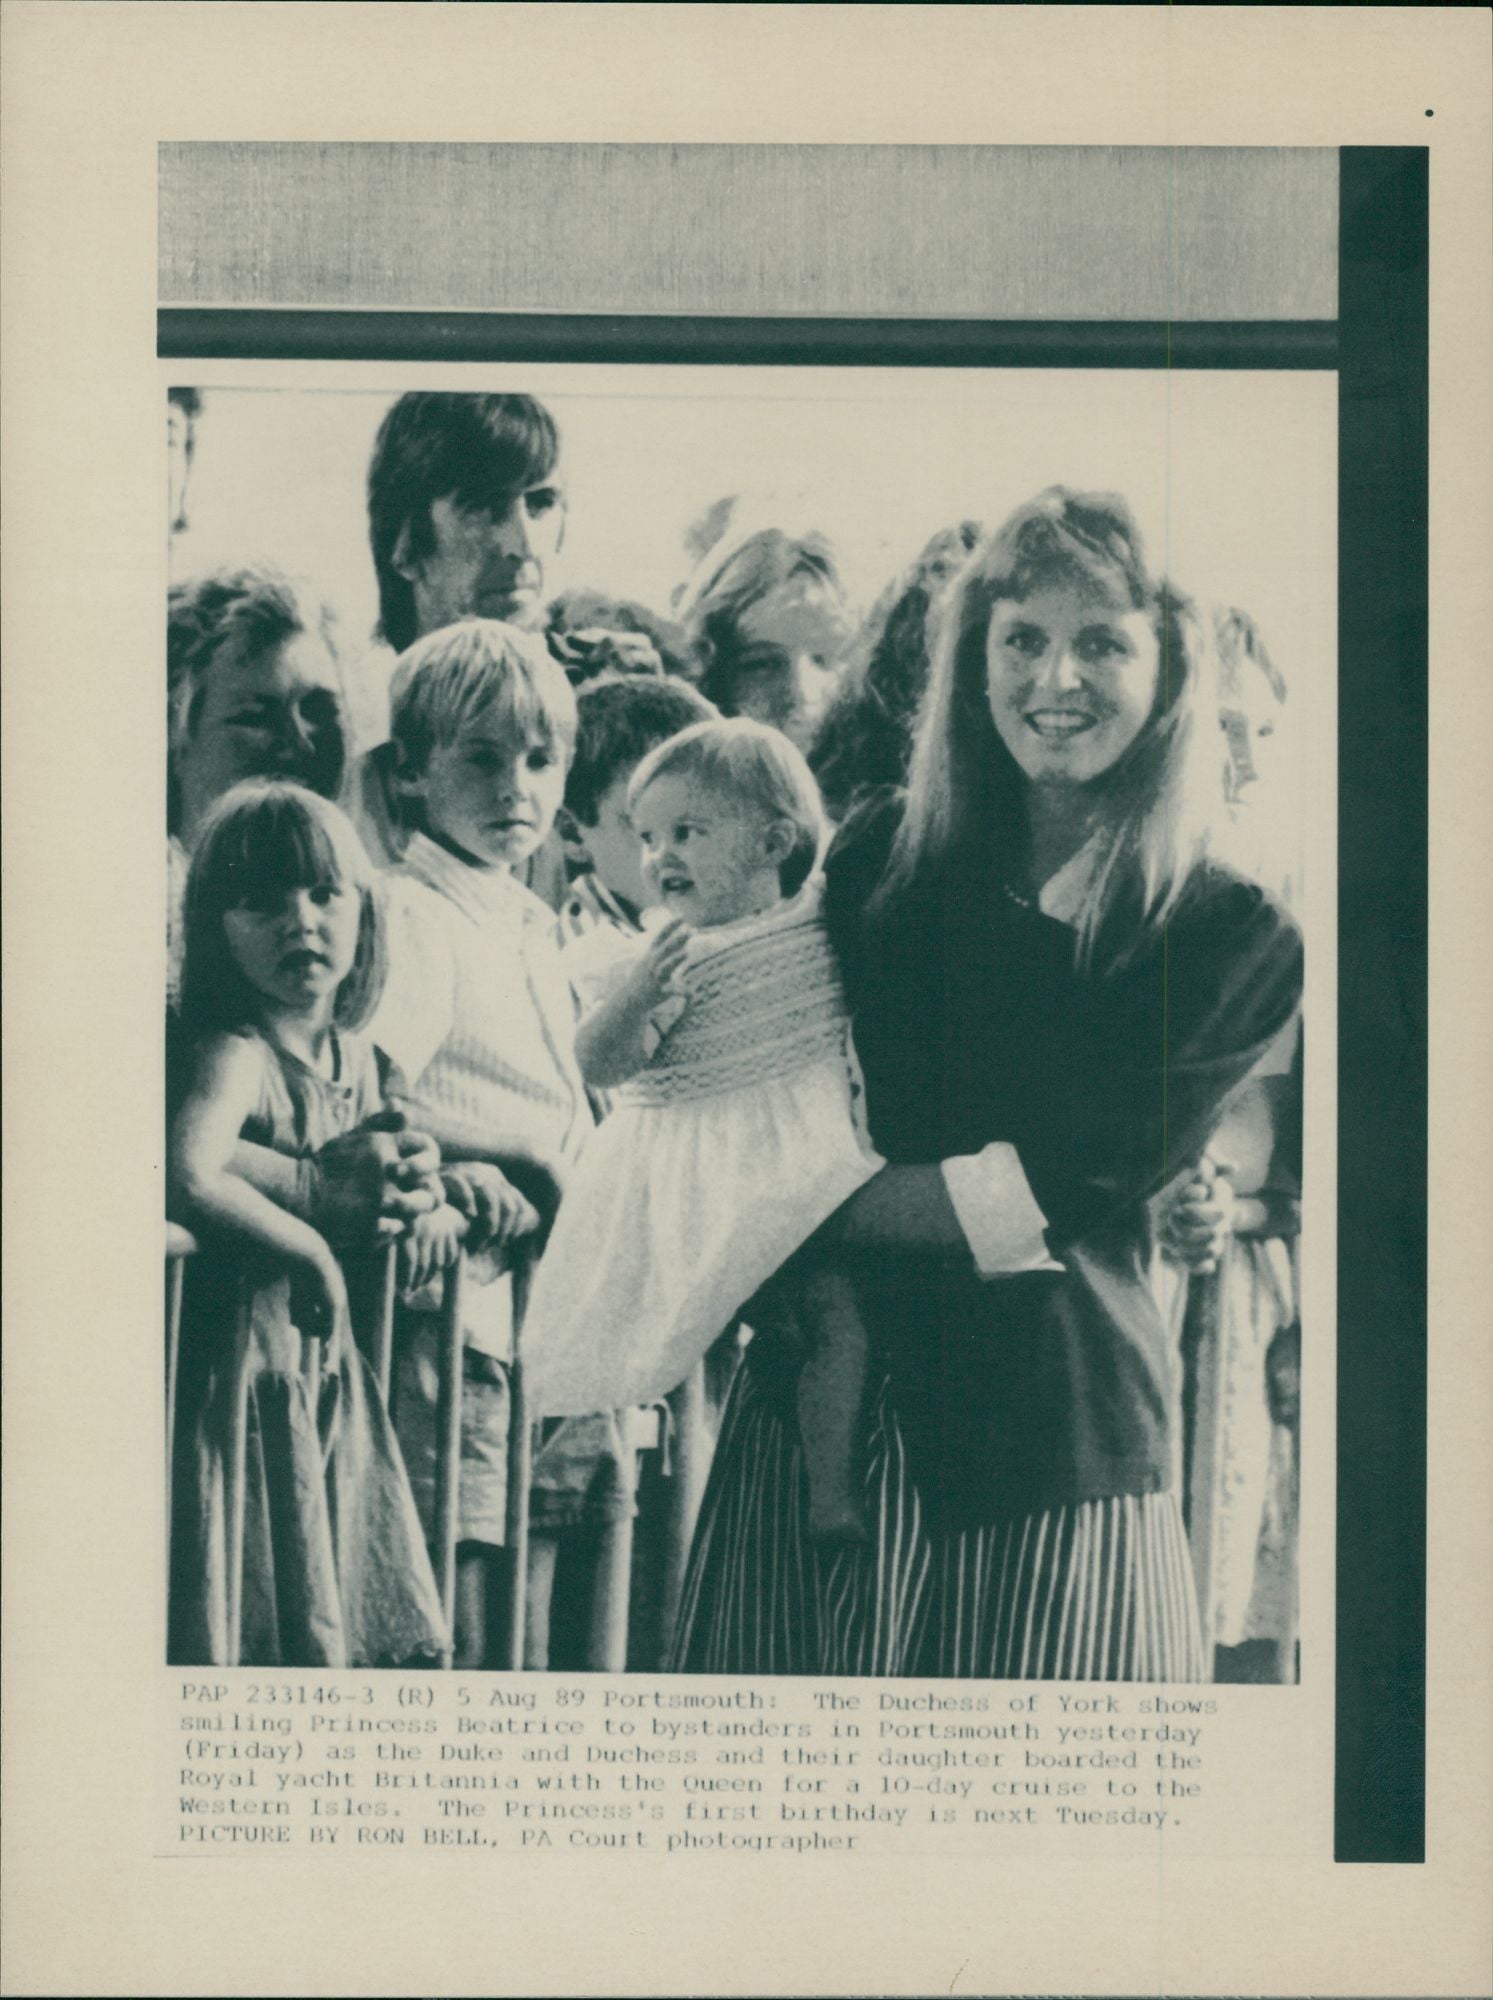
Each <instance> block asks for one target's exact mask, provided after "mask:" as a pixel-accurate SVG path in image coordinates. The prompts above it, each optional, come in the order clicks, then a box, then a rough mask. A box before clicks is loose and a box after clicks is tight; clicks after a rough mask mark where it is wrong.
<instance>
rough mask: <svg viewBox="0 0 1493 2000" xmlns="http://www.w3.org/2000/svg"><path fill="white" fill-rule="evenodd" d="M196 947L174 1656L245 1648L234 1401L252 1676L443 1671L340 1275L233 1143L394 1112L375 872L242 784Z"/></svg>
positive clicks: (181, 1146)
mask: <svg viewBox="0 0 1493 2000" xmlns="http://www.w3.org/2000/svg"><path fill="white" fill-rule="evenodd" d="M183 930H184V955H183V966H182V985H181V1013H182V1025H183V1030H184V1033H185V1034H186V1035H187V1036H188V1037H190V1039H191V1042H192V1046H193V1056H194V1074H193V1079H192V1082H191V1085H190V1088H189V1090H188V1092H187V1094H186V1096H185V1099H184V1101H183V1102H182V1104H181V1107H180V1109H179V1111H178V1112H177V1115H176V1118H175V1121H174V1125H173V1130H172V1134H171V1149H170V1164H171V1177H172V1182H173V1186H174V1190H175V1193H176V1196H177V1200H178V1202H179V1204H180V1212H181V1214H182V1216H183V1219H184V1220H186V1221H188V1222H189V1223H190V1225H191V1226H192V1228H193V1229H195V1230H197V1231H198V1232H199V1233H200V1234H201V1235H202V1237H203V1250H202V1254H201V1256H200V1257H199V1258H197V1259H195V1260H194V1263H193V1266H192V1269H191V1272H190V1276H189V1281H188V1286H187V1300H188V1312H187V1320H186V1324H185V1327H184V1337H183V1346H182V1362H181V1376H180V1381H179V1385H178V1406H177V1407H178V1418H177V1430H178V1437H177V1448H176V1455H175V1478H174V1486H175V1491H174V1494H173V1534H172V1577H171V1618H170V1626H171V1630H170V1656H171V1659H172V1661H173V1662H174V1663H176V1664H180V1665H189V1664H190V1665H208V1664H222V1663H225V1662H227V1661H228V1660H229V1655H230V1652H231V1650H232V1642H231V1639H230V1632H229V1627H230V1608H229V1600H230V1595H231V1589H230V1567H231V1564H232V1561H233V1554H232V1551H231V1550H230V1548H229V1537H230V1533H231V1524H230V1521H229V1494H228V1487H229V1483H230V1455H231V1453H232V1451H233V1443H232V1439H233V1436H234V1433H235V1430H236V1423H237V1412H238V1409H239V1402H238V1399H239V1396H240V1395H241V1394H246V1397H247V1410H246V1424H247V1446H246V1452H245V1469H244V1480H245V1488H244V1510H243V1511H244V1535H243V1561H242V1589H241V1595H240V1607H241V1608H240V1621H239V1647H238V1654H237V1661H238V1663H243V1664H250V1665H274V1666H302V1667H306V1666H328V1667H338V1666H396V1665H405V1664H409V1663H413V1662H417V1661H420V1660H422V1659H428V1658H433V1657H434V1656H436V1655H438V1654H439V1653H440V1652H441V1651H442V1649H443V1648H444V1646H445V1645H446V1631H445V1621H444V1619H443V1617H442V1613H441V1607H440V1600H439V1594H438V1592H437V1589H436V1582H435V1577H434V1574H433V1572H432V1570H431V1566H430V1560H429V1557H428V1555H427V1553H426V1548H425V1540H424V1536H423V1535H422V1533H421V1529H420V1522H419V1517H418V1515H417V1513H416V1511H415V1504H414V1500H413V1497H412V1495H411V1493H410V1488H409V1484H408V1481H407V1479H406V1477H405V1471H404V1465H403V1462H402V1459H401V1457H400V1452H399V1447H398V1445H397V1443H396V1442H395V1439H394V1434H393V1431H392V1428H391V1427H390V1424H389V1420H388V1418H387V1416H386V1414H385V1412H384V1407H383V1403H382V1400H381V1398H380V1396H379V1393H378V1389H377V1386H376V1384H375V1383H374V1381H373V1379H372V1375H371V1373H370V1370H369V1367H368V1364H367V1362H366V1360H365V1359H364V1358H363V1356H362V1355H361V1353H360V1352H359V1350H358V1347H357V1344H356V1342H355V1340H354V1337H353V1331H352V1323H351V1317H350V1313H349V1306H348V1287H347V1283H346V1280H345V1278H344V1275H343V1270H342V1267H341V1266H340V1265H339V1263H338V1261H337V1259H336V1258H335V1257H334V1256H333V1254H332V1251H331V1249H330V1248H329V1247H328V1245H327V1243H326V1241H325V1240H324V1238H323V1237H321V1236H320V1235H319V1234H318V1233H317V1231H316V1230H315V1229H313V1228H312V1227H311V1226H310V1224H309V1223H306V1222H303V1221H301V1220H299V1219H298V1218H297V1217H295V1216H293V1215H291V1214H290V1213H289V1212H288V1211H287V1210H285V1209H283V1208H281V1207H279V1206H278V1205H277V1204H276V1203H275V1202H273V1201H272V1200H270V1199H269V1197H268V1196H266V1195H264V1194H262V1193H260V1192H259V1191H258V1190H257V1189H256V1188H254V1187H252V1186H251V1185H250V1184H249V1182H248V1181H246V1180H245V1179H243V1178H242V1177H241V1176H240V1175H239V1174H237V1173H236V1172H235V1171H234V1168H233V1154H234V1148H235V1147H236V1146H237V1144H238V1142H239V1141H240V1139H246V1140H252V1141H254V1142H256V1143H258V1144H259V1145H263V1146H270V1147H273V1148H275V1149H276V1150H277V1151H280V1152H283V1153H287V1154H291V1155H294V1156H297V1157H299V1156H304V1155H307V1154H310V1153H312V1152H315V1151H316V1149H317V1148H318V1147H320V1146H322V1145H324V1144H325V1143H326V1142H327V1141H328V1140H329V1139H332V1138H334V1137H335V1136H336V1135H337V1134H339V1133H341V1132H345V1131H349V1130H351V1129H352V1127H353V1126H355V1125H357V1124H360V1123H361V1121H362V1120H363V1119H364V1118H365V1117H367V1116H368V1115H369V1114H370V1113H372V1112H374V1111H376V1110H378V1108H379V1106H380V1104H381V1101H382V1090H381V1084H380V1077H379V1072H378V1068H377V1066H376V1062H375V1057H374V1051H373V1048H372V1046H371V1045H370V1044H369V1043H368V1042H367V1041H366V1040H365V1039H364V1038H363V1037H362V1036H360V1035H359V1034H358V1032H357V1031H358V1029H359V1028H360V1027H361V1026H362V1024H363V1023H364V1021H365V1020H366V1019H367V1017H368V1015H369V1013H370V1012H371V1011H372V1008H373V1006H374V1004H375V1002H376V1001H377V999H378V996H379V992H380V989H381V987H382V984H383V977H384V932H383V917H382V912H381V909H380V905H379V901H378V897H377V894H376V890H375V886H374V879H373V875H372V871H371V869H370V867H369V864H368V860H367V857H366V855H365V854H364V853H363V850H362V848H361V846H360V844H359V842H358V838H357V836H356V834H355V833H354V832H353V829H352V827H351V826H350V825H349V824H348V822H347V820H346V819H345V818H344V817H343V815H342V814H341V813H340V812H339V811H338V810H337V808H336V807H335V806H333V805H331V804H329V803H328V802H327V801H326V800H325V799H322V798H319V797H317V796H316V795H315V794H314V793H312V792H309V791H307V790H305V789H304V788H303V787H301V786H299V785H292V784H279V783H272V782H257V783H253V784H247V785H240V786H237V787H235V788H234V789H233V790H231V791H229V792H228V793H227V794H225V796H224V797H223V798H222V799H221V800H220V801H219V803H218V805H217V806H216V807H215V808H214V810H213V812H212V813H211V815H210V816H209V818H208V820H207V823H206V825H205V827H204V828H203V830H202V833H201V836H200V838H199V840H198V843H197V848H196V853H195V856H194V859H193V862H192V869H191V874H190V876H189V878H188V882H187V889H186V906H185V916H184V923H183ZM236 1328H238V1329H242V1333H241V1336H240V1338H239V1340H238V1341H235V1337H234V1336H235V1329H236ZM236 1348H238V1349H241V1350H242V1357H241V1359H240V1354H239V1353H237V1352H236V1351H235V1350H236ZM240 1366H242V1368H243V1369H246V1370H247V1386H246V1389H245V1388H244V1387H243V1386H242V1378H241V1375H240Z"/></svg>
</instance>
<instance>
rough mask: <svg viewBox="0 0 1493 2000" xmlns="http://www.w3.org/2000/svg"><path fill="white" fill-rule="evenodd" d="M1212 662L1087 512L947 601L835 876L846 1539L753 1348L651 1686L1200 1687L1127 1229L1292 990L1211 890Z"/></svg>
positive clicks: (1064, 507)
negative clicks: (850, 1164)
mask: <svg viewBox="0 0 1493 2000" xmlns="http://www.w3.org/2000/svg"><path fill="white" fill-rule="evenodd" d="M1208 657H1209V656H1208V651H1207V649H1206V648H1204V647H1202V646H1201V645H1200V644H1199V643H1198V638H1197V633H1196V630H1195V628H1194V621H1193V619H1192V618H1191V615H1190V612H1189V610H1188V607H1187V606H1186V604H1185V601H1184V600H1183V599H1182V598H1181V597H1180V596H1179V595H1178V594H1177V592H1176V591H1175V590H1174V589H1173V588H1172V587H1171V586H1170V585H1169V584H1168V583H1167V582H1166V581H1165V580H1164V579H1162V578H1160V577H1158V576H1156V575H1154V574H1153V573H1152V572H1151V571H1150V569H1149V568H1148V567H1147V565H1146V562H1145V558H1144V554H1143V551H1142V547H1141V541H1140V536H1139V534H1138V532H1137V530H1136V527H1135V524H1134V521H1133V520H1132V518H1131V515H1130V512H1129V510H1128V508H1127V507H1126V506H1125V504H1124V503H1123V502H1122V501H1120V500H1118V499H1114V498H1111V497H1109V496H1093V495H1083V494H1075V493H1071V492H1067V491H1065V490H1063V489H1061V488H1053V489H1051V490H1049V491H1048V492H1046V493H1044V494H1042V495H1041V496H1039V498H1038V499H1037V500H1035V501H1034V502H1032V503H1031V504H1030V505H1028V506H1026V507H1024V508H1022V509H1020V510H1019V511H1018V512H1017V513H1016V514H1015V515H1013V516H1012V517H1011V519H1010V520H1008V521H1007V522H1006V523H1005V525H1004V526H1003V527H1002V528H1001V529H1000V531H999V532H998V533H997V534H995V535H994V536H992V537H991V538H990V539H989V540H987V541H986V542H985V543H984V544H983V546H982V547H981V549H980V550H979V551H978V552H977V553H976V555H975V556H974V557H973V558H972V559H971V561H970V563H969V564H968V566H967V567H966V568H965V569H964V571H963V572H962V574H961V576H960V578H959V581H958V583H957V585H956V586H955V587H954V589H953V590H952V592H951V594H950V597H949V600H948V603H947V606H946V613H945V617H944V620H943V623H942V628H941V634H940V641H939V645H938V648H937V652H936V655H935V664H934V669H933V675H932V679H931V682H930V686H929V691H928V698H927V701H926V703H925V706H924V710H923V714H922V717H921V720H920V725H919V730H918V736H917V742H916V747H915V751H914V755H913V760H912V766H911V771H910V776H909V783H908V788H907V793H906V797H905V799H897V798H888V799H882V800H877V801H872V802H868V804H867V806H866V807H864V808H863V809H862V810H861V811H859V812H858V813H857V814H856V815H854V817H853V818H852V819H851V821H850V822H848V823H847V825H846V826H845V827H844V828H843V829H842V832H841V835H840V837H839V840H838V842H837V844H836V847H835V849H834V850H833V852H832V854H831V857H830V862H829V867H828V903H827V914H828V920H829V924H830V929H831V935H832V937H833V938H834V940H835V943H836V947H837V950H838V953H839V956H840V961H841V965H842V969H843V972H844V976H845V982H846V988H847V993H848V996H849V1000H850V1005H851V1011H852V1017H853V1022H854V1029H855V1037H856V1045H857V1048H858V1051H859V1055H860V1059H861V1063H862V1067H863V1069H864V1074H865V1084H866V1091H867V1111H868V1116H869V1122H870V1127H871V1136H872V1139H873V1142H874V1143H875V1145H876V1147H877V1149H878V1151H879V1152H880V1153H881V1154H882V1155H883V1157H884V1158H885V1159H886V1160H887V1162H888V1165H887V1166H886V1167H885V1168H884V1169H883V1171H882V1172H881V1173H880V1174H879V1175H877V1176H876V1178H874V1179H873V1180H871V1181H870V1182H869V1183H868V1184H867V1185H866V1187H865V1188H864V1189H862V1190H861V1191H860V1192H859V1193H858V1194H856V1195H855V1196H853V1197H852V1198H851V1200H850V1201H849V1202H848V1203H846V1205H845V1206H844V1208H842V1209H841V1210H840V1212H839V1214H838V1215H837V1216H836V1217H835V1218H833V1219H832V1221H831V1223H830V1224H829V1225H827V1229H828V1231H829V1232H830V1233H831V1234H832V1235H833V1237H834V1238H835V1240H837V1241H838V1243H839V1245H840V1246H841V1251H842V1254H843V1255H844V1256H845V1257H846V1258H848V1259H852V1260H854V1262H855V1263H856V1264H857V1265H858V1266H859V1268H860V1270H861V1272H862V1274H863V1276H864V1279H865V1283H864V1285H863V1289H862V1296H864V1297H866V1298H867V1299H868V1300H869V1302H870V1305H869V1310H870V1312H871V1321H872V1323H871V1328H870V1332H871V1337H872V1340H873V1343H874V1353H875V1356H876V1360H875V1368H874V1371H873V1372H874V1377H875V1379H877V1380H878V1381H879V1385H880V1386H879V1389H878V1391H877V1393H876V1394H875V1395H874V1396H873V1397H872V1399H871V1408H872V1415H871V1416H870V1418H869V1420H868V1425H867V1428H868V1432H869V1435H868V1437H867V1439H866V1451H865V1459H864V1462H865V1464H866V1468H867V1470H866V1486H865V1490H866V1497H867V1503H868V1514H869V1518H870V1521H871V1530H872V1532H871V1540H870V1542H869V1545H868V1546H866V1547H865V1548H862V1549H859V1550H857V1549H842V1550H841V1551H839V1552H838V1553H836V1554H833V1555H829V1554H824V1553H821V1551H820V1550H819V1549H818V1548H816V1546H815V1545H814V1543H813V1541H812V1540H811V1538H810V1536H809V1535H808V1533H807V1531H806V1498H807V1495H806V1480H805V1475H804V1469H803V1455H802V1451H801V1447H800V1444H799V1440H798V1436H797V1429H796V1423H795V1416H794V1395H793V1385H792V1364H791V1361H790V1360H789V1359H788V1356H787V1351H786V1349H785V1346H784V1344H783V1343H781V1342H779V1341H777V1340H775V1339H774V1337H773V1335H772V1332H771V1330H770V1329H764V1330H763V1331H761V1332H759V1335H758V1338H757V1340H756V1341H755V1342H754V1343H753V1344H752V1346H751V1347H750V1348H749V1349H748V1350H747V1355H746V1360H745V1363H744V1365H743V1367H742V1369H741V1370H740V1371H739V1374H738V1378H737V1382H736V1386H735V1388H734V1389H733V1393H732V1400H731V1404H730V1406H729V1408H728V1411H727V1415H726V1420H725V1424H724V1427H723V1433H722V1439H721V1446H720V1450H719V1453H718V1455H717V1460H716V1464H715V1467H714V1469H713V1472H712V1477H711V1485H710V1490H709V1492H708V1494H707V1497H706V1502H705V1505H704V1508H703V1510H702V1513H701V1518H700V1525H699V1527H698V1529H697V1533H696V1539H695V1546H694V1551H693V1555H692V1559H691V1572H690V1576H689V1579H688V1582H687V1584H686V1589H685V1594H684V1601H683V1606H682V1610H681V1617H680V1623H679V1629H678V1634H677V1638H676V1647H675V1660H674V1664H675V1666H676V1668H677V1669H679V1670H681V1671H705V1672H712V1671H713V1672H768V1673H772V1672H779V1673H795V1672H796V1673H826V1674H828V1673H864V1674H932V1675H940V1676H960V1675H966V1676H990V1677H996V1678H1001V1677H1052V1678H1076V1679H1153V1680H1190V1679H1198V1678H1201V1677H1202V1676H1203V1674H1204V1672H1205V1662H1204V1658H1203V1652H1202V1647H1201V1644H1200V1639H1199V1632H1198V1621H1197V1606H1196V1599H1195V1595H1194V1592H1193V1587H1192V1580H1191V1575H1190V1571H1189V1564H1188V1556H1187V1548H1186V1543H1185V1541H1184V1539H1183V1533H1182V1526H1181V1521H1180V1518H1179V1513H1178V1509H1177V1505H1176V1500H1175V1497H1174V1494H1173V1493H1172V1492H1171V1491H1169V1490H1168V1489H1169V1487H1170V1484H1171V1471H1172V1468H1171V1458H1170V1439H1169V1436H1168V1395H1167V1342H1166V1332H1165V1328H1164V1325H1163V1321H1162V1316H1161V1312H1160V1308H1159V1306H1158V1303H1157V1297H1156V1291H1155V1286H1154V1282H1153V1277H1154V1273H1153V1265H1154V1261H1155V1241H1154V1235H1153V1230H1152V1224H1151V1213H1150V1198H1151V1197H1152V1196H1153V1195H1154V1194H1155V1193H1156V1192H1157V1191H1158V1190H1159V1189H1160V1188H1161V1187H1163V1186H1165V1185H1166V1184H1167V1183H1168V1182H1169V1181H1171V1180H1172V1179H1174V1178H1175V1177H1176V1175H1177V1173H1178V1170H1179V1169H1180V1168H1181V1167H1182V1166H1183V1165H1184V1164H1185V1163H1186V1162H1187V1161H1188V1160H1189V1159H1195V1158H1197V1157H1198V1155H1199V1154H1200V1153H1201V1151H1202V1148H1203V1145H1204V1143H1205V1141H1206V1139H1207V1137H1208V1134H1209V1132H1210V1131H1211V1130H1212V1127H1213V1125H1214V1123H1215V1122H1216V1119H1217V1115H1218V1111H1219V1108H1220V1106H1221V1105H1222V1103H1223V1101H1224V1100H1225V1098H1226V1097H1227V1096H1228V1094H1229V1092H1230V1091H1231V1090H1232V1089H1233V1088H1234V1087H1235V1086H1236V1085H1237V1084H1238V1083H1239V1082H1240V1081H1241V1080H1242V1078H1244V1077H1245V1076H1246V1075H1247V1074H1248V1072H1249V1070H1250V1069H1251V1067H1252V1066H1253V1065H1254V1063H1255V1062H1256V1061H1257V1060H1258V1058H1259V1056H1260V1055H1261V1053H1262V1052H1263V1050H1264V1049H1265V1048H1266V1047H1267V1046H1268V1045H1269V1044H1270V1043H1271V1041H1272V1040H1273V1039H1274V1038H1275V1037H1276V1035H1278V1034H1279V1032H1280V1031H1281V1029H1282V1027H1283V1026H1284V1025H1285V1023H1286V1022H1287V1021H1288V1020H1289V1019H1290V1017H1291V1015H1292V1013H1293V1011H1294V1009H1295V1007H1296V1004H1297V1000H1298V996H1299V989H1300V976H1301V955H1300V944H1299V938H1298V935H1297V933H1296V930H1295V927H1294V925H1293V924H1292V923H1291V921H1290V919H1289V918H1288V917H1287V916H1286V915H1285V914H1284V913H1283V912H1282V910H1281V909H1280V908H1279V907H1278V906H1277V905H1276V904H1275V903H1274V902H1273V901H1272V900H1271V899H1270V898H1269V897H1268V896H1266V895H1265V894H1264V893H1263V892H1261V891H1260V890H1258V889H1256V888H1254V887H1252V886H1251V885H1249V884H1247V883H1246V882H1244V881H1243V880H1242V879H1241V878H1239V877H1237V876H1235V875H1233V874H1231V873H1229V872H1228V871H1226V870H1223V869H1221V868H1219V867H1217V866H1215V865H1213V864H1211V863H1210V862H1209V860H1208V858H1207V842H1208V832H1209V826H1210V821H1211V819H1212V817H1213V807H1214V804H1215V801H1216V799H1217V794H1218V790H1219V785H1218V778H1219V762H1218V716H1217V706H1216V697H1215V695H1214V693H1213V691H1212V688H1211V686H1210V685H1209V680H1210V676H1209V675H1208V673H1207V671H1206V663H1207V660H1208ZM820 1247H821V1248H822V1247H823V1246H822V1243H821V1244H820Z"/></svg>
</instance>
